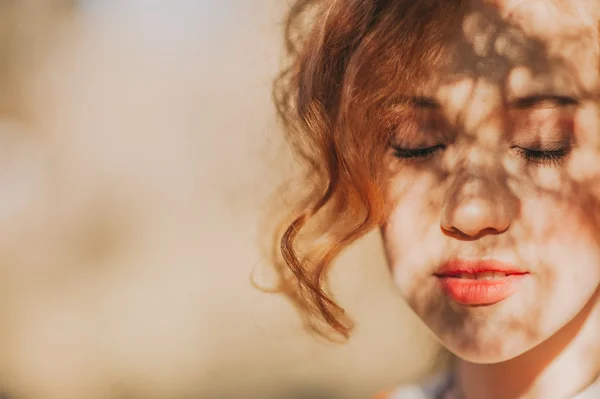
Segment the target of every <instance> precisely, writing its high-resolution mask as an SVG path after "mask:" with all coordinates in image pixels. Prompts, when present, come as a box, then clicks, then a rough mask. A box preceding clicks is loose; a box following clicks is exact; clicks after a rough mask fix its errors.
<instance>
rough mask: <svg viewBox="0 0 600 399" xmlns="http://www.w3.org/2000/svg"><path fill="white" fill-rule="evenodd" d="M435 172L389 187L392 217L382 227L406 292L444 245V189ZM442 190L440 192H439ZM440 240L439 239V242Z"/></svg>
mask: <svg viewBox="0 0 600 399" xmlns="http://www.w3.org/2000/svg"><path fill="white" fill-rule="evenodd" d="M439 186H440V185H439V182H438V181H437V179H436V178H435V176H433V175H428V174H422V175H418V174H416V175H413V177H412V178H403V179H400V178H397V179H394V180H392V181H390V183H389V185H388V187H387V189H386V198H385V200H386V203H388V204H391V205H392V206H391V209H390V211H389V213H388V218H387V220H386V222H385V223H384V225H383V226H382V227H381V232H382V237H383V244H384V248H385V251H386V255H387V259H388V263H389V266H390V268H391V271H392V274H393V275H394V278H395V280H396V282H397V285H399V286H400V289H401V290H402V291H406V290H408V289H409V288H410V287H407V286H406V284H407V283H408V282H410V281H414V277H415V275H417V274H419V273H421V274H422V273H423V270H424V269H427V268H426V267H424V265H426V264H428V263H429V261H428V259H431V260H432V263H433V260H434V259H436V258H439V256H437V255H436V254H437V253H438V252H439V249H441V246H442V238H443V235H442V234H440V210H441V199H442V198H443V192H441V190H440V189H439ZM438 191H439V192H438ZM438 241H439V242H438Z"/></svg>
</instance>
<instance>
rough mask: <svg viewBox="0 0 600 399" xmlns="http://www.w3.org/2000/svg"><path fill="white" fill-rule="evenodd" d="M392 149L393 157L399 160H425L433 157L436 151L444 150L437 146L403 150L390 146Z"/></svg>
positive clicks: (441, 146)
mask: <svg viewBox="0 0 600 399" xmlns="http://www.w3.org/2000/svg"><path fill="white" fill-rule="evenodd" d="M392 148H393V149H394V156H395V157H397V158H400V159H415V158H418V159H426V158H429V157H431V156H433V155H435V154H436V153H437V152H438V151H442V150H444V149H445V148H446V146H445V145H443V144H438V145H435V146H431V147H422V148H403V147H399V146H392Z"/></svg>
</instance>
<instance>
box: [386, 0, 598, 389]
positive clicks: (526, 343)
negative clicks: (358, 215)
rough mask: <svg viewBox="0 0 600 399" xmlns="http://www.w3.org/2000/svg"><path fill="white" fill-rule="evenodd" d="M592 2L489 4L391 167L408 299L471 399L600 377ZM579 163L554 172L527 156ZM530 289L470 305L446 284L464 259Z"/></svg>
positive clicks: (436, 79) (392, 221) (390, 230)
mask: <svg viewBox="0 0 600 399" xmlns="http://www.w3.org/2000/svg"><path fill="white" fill-rule="evenodd" d="M599 19H600V14H599V13H598V11H597V10H596V9H595V7H594V6H593V4H592V2H585V1H581V2H564V1H549V0H545V1H542V0H527V1H516V0H515V1H494V2H491V1H486V2H483V1H473V2H472V3H471V7H470V8H469V10H468V12H467V13H466V15H465V16H464V19H462V20H461V22H460V24H459V25H460V29H459V31H457V34H456V36H455V37H453V38H451V39H450V40H449V42H448V44H447V49H448V51H447V55H448V56H447V57H446V58H445V60H444V62H443V63H441V64H440V66H439V67H438V68H437V69H436V70H435V71H434V72H433V77H432V78H431V79H428V81H427V84H424V85H423V86H422V87H421V89H419V91H417V92H413V93H402V94H403V95H408V96H418V97H426V98H427V99H428V100H430V101H429V102H427V103H426V105H423V102H420V103H419V104H417V105H410V106H411V107H413V108H414V109H413V110H412V111H411V112H410V113H409V116H408V117H407V118H409V119H411V121H412V122H416V124H415V123H412V124H409V125H411V126H417V128H413V129H411V130H410V131H405V130H402V129H399V131H398V133H397V136H396V137H394V145H395V146H396V147H400V148H403V149H411V150H414V149H422V148H430V147H433V146H436V145H443V147H442V148H441V149H439V150H437V151H435V152H434V153H433V154H432V155H430V156H426V157H416V158H406V157H400V158H399V157H398V155H397V153H396V152H395V151H394V150H390V153H389V154H388V155H387V158H386V165H387V167H388V169H389V176H390V178H389V182H388V185H387V186H386V187H385V190H384V191H385V196H386V202H387V203H388V204H391V209H390V212H389V216H388V218H387V220H386V222H385V224H384V225H383V226H382V228H381V231H382V237H383V241H384V246H385V250H386V254H387V258H388V261H389V264H390V267H391V270H392V272H393V275H394V279H395V282H396V283H397V286H398V288H399V290H400V293H401V294H402V295H403V296H404V298H405V299H406V300H407V302H408V303H409V305H410V306H411V307H412V308H413V310H414V311H415V312H416V314H417V315H418V316H419V317H420V318H421V319H422V320H423V322H424V323H425V324H426V325H427V326H428V327H429V328H430V329H431V331H432V332H433V333H434V334H435V336H436V337H437V338H438V339H439V341H440V342H441V343H442V344H443V345H444V346H445V347H446V348H448V349H449V350H450V351H451V352H452V353H454V354H455V355H456V356H457V358H458V360H457V363H456V372H457V381H458V384H457V386H456V387H455V389H456V391H457V393H460V396H462V397H464V398H466V399H477V398H488V399H496V398H498V399H500V398H502V399H509V398H510V399H516V398H544V399H552V398H557V399H558V398H566V397H571V396H573V395H575V394H576V393H578V392H580V391H581V390H583V389H585V388H586V387H587V386H589V385H590V384H592V383H593V382H594V381H595V380H596V379H597V378H598V376H599V375H600V339H598V337H600V299H599V297H600V294H599V293H600V245H599V244H600V242H599V241H600V217H599V216H600V213H599V211H598V210H599V209H600V203H599V202H600V161H598V160H599V159H600V134H599V132H600V111H599V109H598V101H597V98H596V96H597V92H598V80H599V76H598V70H599V67H598V65H599V63H600V59H599V57H598V51H597V49H598V46H599V44H598V36H599V35H598V31H597V24H596V21H598V20H599ZM523 148H524V149H529V150H542V151H554V150H564V151H563V152H564V153H565V154H566V155H564V156H562V155H561V156H555V157H553V158H552V159H550V160H548V159H539V158H535V159H532V158H531V157H530V158H526V157H525V155H524V153H523V151H522V150H521V149H523ZM455 257H459V258H464V259H497V260H501V261H503V262H507V263H510V264H513V265H516V266H518V267H520V268H523V269H526V270H527V271H528V272H529V273H530V274H529V275H528V276H527V277H526V278H525V279H523V281H522V282H521V284H519V286H518V289H517V290H516V292H515V293H514V294H513V295H511V296H510V297H509V298H507V299H505V300H503V301H501V302H499V303H496V304H493V305H489V306H478V307H472V306H465V305H460V304H458V303H455V302H453V301H452V300H451V299H450V298H449V297H448V296H446V295H445V294H444V293H443V292H442V290H441V288H440V285H439V281H438V279H437V278H436V277H435V276H433V273H434V272H435V271H436V269H437V268H438V267H439V266H440V265H442V264H443V263H444V262H446V261H448V260H449V259H452V258H455Z"/></svg>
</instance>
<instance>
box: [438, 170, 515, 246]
mask: <svg viewBox="0 0 600 399" xmlns="http://www.w3.org/2000/svg"><path fill="white" fill-rule="evenodd" d="M515 202H516V199H515V197H514V194H512V193H511V191H510V189H509V188H508V187H506V184H502V182H500V181H498V179H489V178H487V177H474V176H466V177H462V178H460V179H457V180H456V181H455V182H454V184H453V186H452V187H451V189H450V190H449V191H448V192H447V195H446V198H445V200H444V206H443V210H442V215H441V221H440V225H441V228H442V230H443V231H444V232H445V233H446V234H447V235H450V236H452V237H454V238H457V239H462V240H476V239H478V238H481V237H483V236H486V235H493V234H500V233H503V232H505V231H506V230H508V228H509V227H510V224H511V222H512V220H513V218H514V213H515V209H516V204H515Z"/></svg>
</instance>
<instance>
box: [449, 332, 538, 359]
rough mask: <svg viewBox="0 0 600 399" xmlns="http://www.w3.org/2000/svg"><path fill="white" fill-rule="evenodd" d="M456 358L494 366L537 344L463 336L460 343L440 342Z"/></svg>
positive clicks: (515, 338) (455, 341)
mask: <svg viewBox="0 0 600 399" xmlns="http://www.w3.org/2000/svg"><path fill="white" fill-rule="evenodd" d="M441 343H442V345H444V346H445V347H446V348H447V349H448V350H449V351H450V352H451V353H452V354H453V355H455V356H456V357H458V358H460V359H462V360H464V361H467V362H470V363H476V364H495V363H502V362H506V361H508V360H511V359H514V358H516V357H518V356H520V355H522V354H524V353H526V352H528V351H529V350H531V349H532V348H534V347H535V346H536V344H538V343H537V342H523V341H522V339H519V338H518V337H510V336H506V337H498V336H497V335H495V336H486V335H485V334H481V335H477V336H471V337H469V336H467V335H465V336H464V337H463V338H462V339H461V340H460V341H458V340H456V339H447V340H442V341H441Z"/></svg>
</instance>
